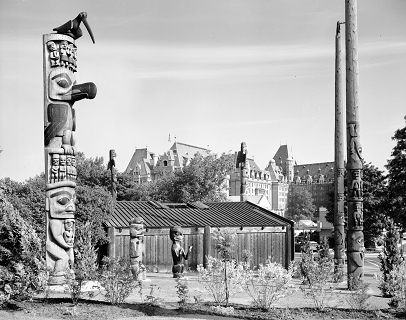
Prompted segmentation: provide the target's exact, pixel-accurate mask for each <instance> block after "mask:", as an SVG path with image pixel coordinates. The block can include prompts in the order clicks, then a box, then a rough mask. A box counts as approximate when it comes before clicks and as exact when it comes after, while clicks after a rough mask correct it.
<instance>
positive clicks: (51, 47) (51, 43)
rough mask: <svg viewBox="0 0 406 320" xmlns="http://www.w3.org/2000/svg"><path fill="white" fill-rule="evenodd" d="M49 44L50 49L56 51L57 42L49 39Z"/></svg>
mask: <svg viewBox="0 0 406 320" xmlns="http://www.w3.org/2000/svg"><path fill="white" fill-rule="evenodd" d="M47 46H48V50H49V51H56V44H55V42H53V41H49V42H48V43H47Z"/></svg>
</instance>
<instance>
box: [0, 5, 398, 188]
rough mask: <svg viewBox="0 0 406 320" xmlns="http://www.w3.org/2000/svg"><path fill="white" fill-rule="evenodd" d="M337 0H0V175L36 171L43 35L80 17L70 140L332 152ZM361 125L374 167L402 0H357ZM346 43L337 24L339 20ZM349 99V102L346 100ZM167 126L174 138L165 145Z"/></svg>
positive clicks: (385, 120)
mask: <svg viewBox="0 0 406 320" xmlns="http://www.w3.org/2000/svg"><path fill="white" fill-rule="evenodd" d="M344 6H345V1H344V0H341V1H338V0H272V1H270V0H204V1H203V0H200V1H198V0H148V1H147V0H143V1H139V0H131V1H128V0H126V1H124V0H114V1H113V0H111V1H107V0H98V1H88V0H70V1H68V2H67V1H60V0H41V1H34V0H25V1H22V0H1V1H0V147H1V149H2V150H3V151H2V152H1V153H0V178H4V177H10V178H11V179H13V180H17V181H24V180H26V179H28V178H30V177H33V176H35V175H37V174H39V173H41V172H43V171H44V145H43V132H44V131H43V130H44V123H43V107H44V101H43V99H44V98H43V71H42V67H43V66H42V35H43V34H47V33H53V31H52V29H53V28H55V27H58V26H60V25H62V24H63V23H65V22H66V21H68V20H71V19H74V18H75V17H76V16H77V15H78V13H79V12H81V11H86V12H87V13H88V19H87V20H88V22H89V25H90V26H91V28H92V31H93V34H94V37H95V40H96V43H95V44H93V43H92V41H91V39H90V36H89V34H88V33H87V31H86V29H85V28H84V26H83V25H82V30H83V31H84V35H83V36H82V37H81V38H80V39H78V40H77V41H76V45H77V47H78V72H77V73H76V79H77V81H78V83H84V82H94V83H95V84H96V86H97V96H96V98H95V99H93V100H81V101H79V102H77V103H75V104H74V108H75V110H76V116H77V128H76V136H77V141H76V146H77V150H79V151H82V152H84V153H85V155H86V156H87V157H91V158H95V157H100V156H102V157H104V160H105V163H106V162H107V161H108V155H109V150H110V149H115V150H116V154H117V158H116V168H117V169H118V171H120V172H122V171H124V170H125V169H126V167H127V165H128V163H129V162H130V160H131V157H132V154H133V152H134V150H135V148H144V147H148V150H149V151H151V152H155V153H158V154H163V153H164V152H165V151H167V150H168V149H169V148H170V146H171V145H172V144H173V142H174V141H175V139H176V141H178V142H182V143H186V144H190V145H194V146H198V147H203V148H208V149H210V150H212V151H213V152H215V153H218V154H221V153H223V152H224V153H229V152H234V151H236V150H239V148H240V144H241V142H243V141H244V142H246V144H247V148H248V155H249V157H250V158H252V157H253V158H254V159H255V162H256V163H257V164H258V165H259V167H260V168H263V169H265V167H266V166H267V164H268V162H269V160H270V159H271V158H272V157H273V156H274V154H275V153H276V151H277V150H278V148H279V146H280V145H281V144H287V145H288V147H289V150H291V153H292V154H293V156H294V158H295V160H296V161H297V163H298V164H307V163H315V162H326V161H334V124H335V120H334V114H335V111H334V108H335V88H334V85H335V84H334V83H335V30H336V23H337V21H344V20H345V12H344ZM357 8H358V54H359V121H360V130H359V133H360V140H361V144H362V148H363V156H364V159H365V161H367V162H371V163H372V164H373V165H375V166H377V167H378V168H379V169H381V170H383V169H384V165H385V164H386V163H387V160H388V159H389V158H390V155H391V151H392V148H393V147H394V145H395V143H394V142H393V141H392V140H391V137H392V136H393V135H394V132H395V131H396V130H397V129H399V128H403V127H404V126H405V119H404V116H405V115H406V88H405V86H406V19H405V17H406V1H404V0H362V1H358V6H357ZM343 41H344V27H343ZM344 101H345V99H344ZM169 136H170V142H169Z"/></svg>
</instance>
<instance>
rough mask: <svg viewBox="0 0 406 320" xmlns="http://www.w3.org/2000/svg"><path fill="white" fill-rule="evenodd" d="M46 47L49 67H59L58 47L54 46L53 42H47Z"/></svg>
mask: <svg viewBox="0 0 406 320" xmlns="http://www.w3.org/2000/svg"><path fill="white" fill-rule="evenodd" d="M47 47H48V50H49V59H50V60H51V67H57V66H59V65H60V63H59V58H60V55H59V51H58V47H57V46H56V44H55V42H53V41H48V43H47Z"/></svg>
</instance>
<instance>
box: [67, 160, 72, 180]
mask: <svg viewBox="0 0 406 320" xmlns="http://www.w3.org/2000/svg"><path fill="white" fill-rule="evenodd" d="M66 180H69V181H70V180H72V157H71V156H70V155H66Z"/></svg>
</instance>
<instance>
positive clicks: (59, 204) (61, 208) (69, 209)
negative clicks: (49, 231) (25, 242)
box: [49, 187, 76, 219]
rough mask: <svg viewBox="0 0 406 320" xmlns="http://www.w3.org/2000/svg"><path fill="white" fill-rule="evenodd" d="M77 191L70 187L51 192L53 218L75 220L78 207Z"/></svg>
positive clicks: (51, 213)
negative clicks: (76, 204) (76, 203)
mask: <svg viewBox="0 0 406 320" xmlns="http://www.w3.org/2000/svg"><path fill="white" fill-rule="evenodd" d="M75 201H76V194H75V189H73V188H70V187H62V188H57V189H55V190H52V191H50V192H49V213H50V216H51V218H56V219H66V218H71V219H73V218H74V216H75V211H76V206H75Z"/></svg>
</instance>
